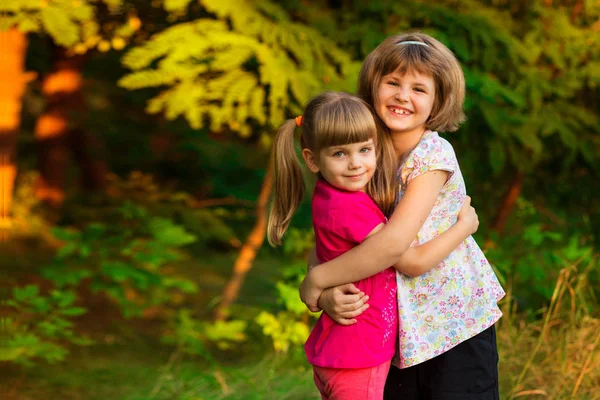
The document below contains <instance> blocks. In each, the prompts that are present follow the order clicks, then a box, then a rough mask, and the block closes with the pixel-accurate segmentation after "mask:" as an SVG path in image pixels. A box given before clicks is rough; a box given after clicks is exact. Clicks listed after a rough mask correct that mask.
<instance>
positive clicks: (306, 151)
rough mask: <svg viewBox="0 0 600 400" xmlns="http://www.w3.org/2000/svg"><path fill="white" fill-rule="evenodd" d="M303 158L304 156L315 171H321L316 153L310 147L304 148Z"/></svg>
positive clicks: (307, 163) (310, 167)
mask: <svg viewBox="0 0 600 400" xmlns="http://www.w3.org/2000/svg"><path fill="white" fill-rule="evenodd" d="M302 158H304V162H305V163H306V165H307V166H308V169H310V170H311V171H312V172H313V173H315V174H316V173H317V172H319V165H318V164H317V158H316V157H315V155H314V153H313V152H312V151H311V150H309V149H302Z"/></svg>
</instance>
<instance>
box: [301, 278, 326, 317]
mask: <svg viewBox="0 0 600 400" xmlns="http://www.w3.org/2000/svg"><path fill="white" fill-rule="evenodd" d="M310 278H311V274H310V272H309V273H308V274H306V277H305V278H304V280H303V281H302V283H301V284H300V300H302V302H303V303H304V304H306V307H308V309H309V310H310V311H312V312H317V311H321V309H320V308H319V306H318V304H317V302H318V301H319V297H320V296H321V293H322V292H323V291H322V290H321V289H320V288H318V287H317V286H316V285H315V284H313V283H312V282H311V279H310Z"/></svg>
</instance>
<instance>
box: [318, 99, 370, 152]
mask: <svg viewBox="0 0 600 400" xmlns="http://www.w3.org/2000/svg"><path fill="white" fill-rule="evenodd" d="M318 114H320V115H316V116H315V117H316V118H315V126H314V130H315V133H317V135H316V138H317V143H316V147H317V149H318V150H321V149H323V148H325V147H329V146H337V145H344V144H349V143H360V142H366V141H368V140H370V139H373V141H376V140H377V125H376V123H375V118H374V116H373V114H372V113H371V111H370V110H369V108H368V106H367V105H366V104H364V103H363V102H362V101H360V100H358V99H347V98H345V99H343V98H340V99H338V101H334V102H331V103H329V104H325V105H323V107H322V108H321V109H320V110H319V111H318Z"/></svg>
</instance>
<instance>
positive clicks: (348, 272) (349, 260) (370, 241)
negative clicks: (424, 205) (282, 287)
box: [308, 227, 410, 288]
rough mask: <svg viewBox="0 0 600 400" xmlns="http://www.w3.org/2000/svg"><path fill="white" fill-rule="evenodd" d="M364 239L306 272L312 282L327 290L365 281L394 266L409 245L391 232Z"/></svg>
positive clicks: (390, 230) (387, 231) (383, 232)
mask: <svg viewBox="0 0 600 400" xmlns="http://www.w3.org/2000/svg"><path fill="white" fill-rule="evenodd" d="M387 228H388V227H386V229H383V230H382V231H381V232H379V233H377V234H376V235H373V236H372V237H369V238H367V239H366V240H365V241H364V242H362V243H361V245H360V246H356V247H354V248H353V249H351V250H349V251H347V252H346V253H344V254H342V255H341V256H339V257H337V258H335V259H333V260H331V261H329V262H327V263H324V264H321V265H319V266H318V267H316V268H313V269H311V270H310V271H309V274H308V277H309V279H310V281H311V282H313V283H315V284H316V285H317V286H318V287H320V288H328V287H333V286H338V285H342V284H345V283H350V282H356V281H358V280H361V279H364V278H367V277H369V276H371V275H374V274H376V273H378V272H380V271H383V270H384V269H386V268H388V267H389V266H390V265H393V264H394V262H395V261H396V260H398V259H399V258H400V257H401V256H402V254H403V253H404V251H405V250H406V249H407V248H408V246H409V245H410V241H408V240H404V241H402V239H398V238H397V237H395V236H394V231H393V229H387Z"/></svg>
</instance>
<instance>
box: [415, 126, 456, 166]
mask: <svg viewBox="0 0 600 400" xmlns="http://www.w3.org/2000/svg"><path fill="white" fill-rule="evenodd" d="M413 153H414V154H413V158H414V159H420V160H424V159H430V158H432V157H434V158H435V157H438V156H440V155H441V156H442V157H448V158H456V155H455V154H454V148H453V147H452V145H451V144H450V142H449V141H447V140H446V139H444V138H443V137H440V135H439V134H438V133H437V132H434V131H428V132H425V133H424V134H423V137H422V138H421V140H420V141H419V144H418V145H417V147H416V148H415V149H414V151H413Z"/></svg>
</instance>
